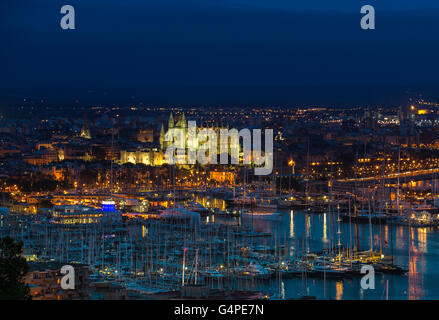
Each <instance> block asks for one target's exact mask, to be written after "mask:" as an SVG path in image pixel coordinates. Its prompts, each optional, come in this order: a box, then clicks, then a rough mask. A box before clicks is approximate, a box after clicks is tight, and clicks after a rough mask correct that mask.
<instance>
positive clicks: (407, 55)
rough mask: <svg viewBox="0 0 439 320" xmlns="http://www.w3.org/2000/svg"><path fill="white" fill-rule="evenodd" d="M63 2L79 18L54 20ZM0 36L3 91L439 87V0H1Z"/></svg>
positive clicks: (171, 94) (249, 99)
mask: <svg viewBox="0 0 439 320" xmlns="http://www.w3.org/2000/svg"><path fill="white" fill-rule="evenodd" d="M64 4H70V5H73V6H74V7H75V9H76V30H62V29H61V28H60V26H59V22H60V19H61V17H62V15H61V14H60V13H59V11H60V8H61V6H62V5H64ZM365 4H371V5H374V6H375V9H376V30H368V31H364V30H362V29H361V28H360V19H361V17H362V15H361V14H360V8H361V6H362V5H365ZM0 38H1V50H0V72H1V76H0V88H2V90H1V92H0V95H2V98H1V99H0V102H5V101H7V100H8V99H9V100H10V99H15V98H17V97H18V98H21V97H23V96H25V95H26V94H29V95H32V96H33V97H37V96H38V95H44V97H45V99H48V100H49V101H50V100H52V101H57V103H58V102H59V103H61V102H66V103H67V102H68V101H71V100H72V99H80V100H82V101H84V102H85V101H92V102H99V101H100V102H102V103H110V102H112V101H117V100H118V101H119V102H123V98H124V97H132V96H133V95H135V96H136V97H137V98H138V99H141V100H142V101H144V102H145V103H151V104H161V103H162V104H187V105H191V104H193V105H202V104H206V105H221V104H224V105H240V104H243V105H247V104H254V105H263V104H268V105H276V104H286V105H295V104H362V103H376V104H380V103H384V104H386V103H389V104H391V103H399V102H400V101H402V100H401V99H404V98H405V96H404V94H406V93H407V92H409V91H410V92H418V91H419V92H423V93H425V94H426V95H428V96H430V97H432V98H437V97H439V92H438V91H439V90H437V87H438V85H439V2H438V1H437V0H417V1H414V0H410V1H409V0H380V1H372V0H370V1H369V0H368V1H356V0H331V1H327V0H301V1H292V0H204V1H201V0H155V1H152V0H63V1H58V0H27V1H23V0H3V1H1V2H0ZM90 90H93V91H90ZM93 95H94V96H93ZM92 96H93V97H92ZM18 98H17V99H18ZM93 99H94V100H93Z"/></svg>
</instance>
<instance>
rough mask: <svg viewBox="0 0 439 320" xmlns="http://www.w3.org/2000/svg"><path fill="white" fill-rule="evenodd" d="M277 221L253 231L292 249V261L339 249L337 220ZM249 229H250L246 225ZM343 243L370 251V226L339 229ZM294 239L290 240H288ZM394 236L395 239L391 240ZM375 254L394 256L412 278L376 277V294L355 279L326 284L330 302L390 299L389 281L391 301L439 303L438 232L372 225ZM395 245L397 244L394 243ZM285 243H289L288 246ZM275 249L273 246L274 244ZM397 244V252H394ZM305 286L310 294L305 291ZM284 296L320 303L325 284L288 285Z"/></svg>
mask: <svg viewBox="0 0 439 320" xmlns="http://www.w3.org/2000/svg"><path fill="white" fill-rule="evenodd" d="M281 212H282V215H281V218H280V219H279V220H278V221H267V220H260V219H255V220H253V221H252V223H251V225H252V226H253V228H254V229H255V230H258V231H263V232H270V233H271V234H272V236H273V237H272V238H273V239H277V241H280V242H281V244H285V245H287V246H288V247H289V248H290V249H291V250H289V251H288V252H289V254H290V255H300V254H302V253H303V252H304V251H306V250H308V249H309V250H310V251H311V252H313V251H320V250H321V249H322V248H329V247H331V246H335V245H336V244H337V240H338V238H337V234H336V232H337V229H338V226H337V215H336V214H334V215H332V214H306V213H303V212H297V211H294V212H290V211H281ZM244 224H245V223H244ZM340 228H341V230H342V234H341V242H342V244H343V245H344V246H346V247H348V246H349V244H352V245H353V246H359V247H360V250H368V249H370V238H369V237H370V234H369V225H368V224H359V225H358V227H356V226H355V225H349V223H340ZM288 235H289V237H288ZM392 236H393V239H392ZM372 239H373V242H372V243H373V246H374V250H378V251H380V250H381V251H382V252H383V253H384V254H386V255H392V252H393V255H394V256H395V263H396V264H398V265H403V266H405V267H406V268H407V269H408V270H409V272H408V274H407V275H405V276H401V275H379V274H377V275H376V276H375V279H376V280H375V289H374V290H362V289H361V287H360V277H357V278H353V279H345V280H343V281H340V280H337V281H336V280H331V279H327V280H326V298H327V299H385V298H386V282H387V280H389V299H439V271H438V269H437V266H438V265H439V246H438V243H439V231H438V230H437V229H434V228H411V230H410V232H409V228H408V227H407V226H395V225H394V226H392V228H391V227H390V226H389V225H379V224H374V225H372ZM392 240H393V241H392ZM284 241H286V243H283V242H284ZM273 243H274V242H273ZM392 243H393V250H392ZM303 282H305V287H306V288H305V290H302V286H303ZM283 283H284V288H283V290H282V291H283V292H284V294H285V297H286V298H297V297H300V296H301V295H302V294H303V293H305V292H306V293H307V292H309V294H310V295H313V296H316V297H317V298H318V299H323V297H324V283H323V280H321V279H305V281H302V279H300V278H293V279H284V280H283ZM260 289H264V290H267V291H271V292H274V293H276V292H278V291H279V289H278V284H276V281H273V282H272V283H271V284H269V285H261V287H260Z"/></svg>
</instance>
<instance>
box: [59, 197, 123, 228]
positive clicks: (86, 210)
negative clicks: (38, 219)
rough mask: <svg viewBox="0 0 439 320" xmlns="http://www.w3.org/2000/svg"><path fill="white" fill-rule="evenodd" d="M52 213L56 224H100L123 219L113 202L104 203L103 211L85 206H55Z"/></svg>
mask: <svg viewBox="0 0 439 320" xmlns="http://www.w3.org/2000/svg"><path fill="white" fill-rule="evenodd" d="M51 213H52V218H53V220H52V223H55V224H67V225H76V224H99V223H112V222H119V221H121V219H122V215H121V213H120V212H119V211H117V210H116V209H115V206H114V202H112V201H103V203H102V209H101V210H99V209H95V208H93V207H89V206H84V205H61V206H54V207H53V209H52V210H51Z"/></svg>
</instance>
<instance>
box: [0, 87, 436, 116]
mask: <svg viewBox="0 0 439 320" xmlns="http://www.w3.org/2000/svg"><path fill="white" fill-rule="evenodd" d="M421 97H422V98H424V99H425V100H427V101H433V102H437V101H439V91H438V90H437V88H436V87H423V88H411V87H402V86H379V87H376V86H360V85H350V86H348V85H321V86H318V85H295V86H271V87H268V86H215V87H214V86H187V87H177V88H176V87H149V88H125V89H112V88H109V89H102V88H95V89H78V88H75V89H61V88H53V89H47V88H46V89H44V88H40V89H1V88H0V110H2V109H7V108H12V107H17V106H23V105H31V104H32V105H45V106H49V107H56V106H65V107H70V106H82V107H85V106H93V105H102V106H114V105H119V106H130V105H139V104H141V105H144V106H147V105H149V106H153V105H155V106H163V107H170V106H179V107H203V106H205V107H225V108H227V107H230V108H233V107H264V106H267V107H285V108H295V107H300V106H317V107H341V108H348V107H366V106H370V107H374V106H380V107H392V106H399V105H407V104H409V98H413V99H414V98H421Z"/></svg>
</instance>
